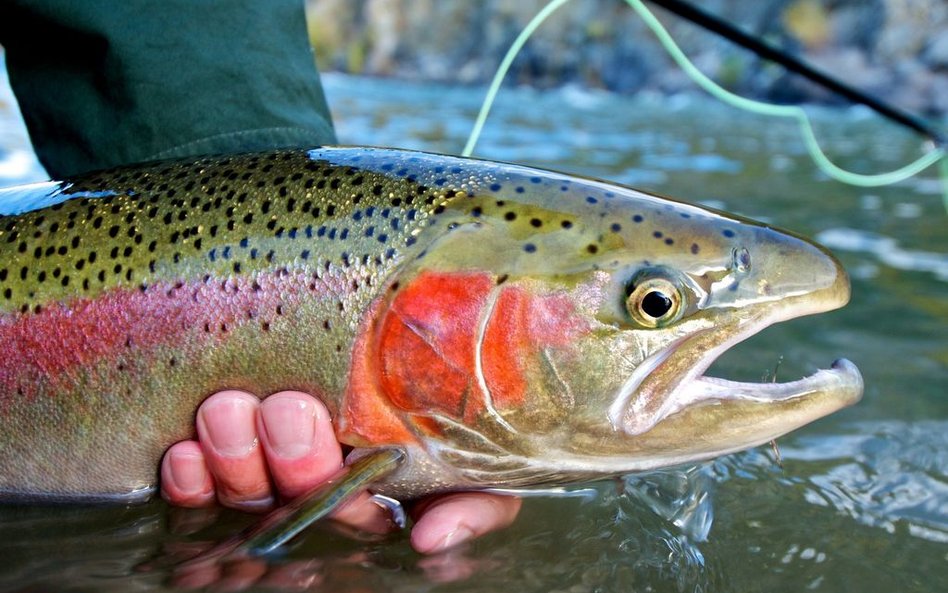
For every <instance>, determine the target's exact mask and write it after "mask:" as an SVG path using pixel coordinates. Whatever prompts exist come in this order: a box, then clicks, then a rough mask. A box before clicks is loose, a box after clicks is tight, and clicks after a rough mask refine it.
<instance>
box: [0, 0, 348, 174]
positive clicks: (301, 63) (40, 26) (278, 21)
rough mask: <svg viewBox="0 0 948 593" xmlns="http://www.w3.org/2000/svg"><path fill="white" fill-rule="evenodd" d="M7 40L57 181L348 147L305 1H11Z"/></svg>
mask: <svg viewBox="0 0 948 593" xmlns="http://www.w3.org/2000/svg"><path fill="white" fill-rule="evenodd" d="M0 44H2V45H3V46H4V47H5V49H6V58H7V68H8V71H9V76H10V83H11V86H12V87H13V90H14V93H15V94H16V96H17V100H18V101H19V102H20V108H21V110H22V112H23V116H24V119H25V121H26V125H27V128H28V129H29V132H30V137H31V139H32V141H33V146H34V148H35V150H36V152H37V154H38V155H39V159H40V162H42V163H43V165H44V166H45V167H46V170H47V172H48V173H49V174H50V175H51V176H52V177H54V178H62V177H66V176H70V175H74V174H76V173H79V172H82V171H88V170H93V169H102V168H106V167H112V166H115V165H120V164H126V163H134V162H141V161H148V160H155V159H162V158H171V157H180V156H190V155H199V154H211V153H225V152H240V151H250V150H262V149H267V148H277V147H286V146H312V145H318V144H326V143H332V142H335V136H334V133H333V129H332V124H331V121H330V118H329V113H328V110H327V108H326V101H325V98H324V96H323V91H322V87H321V86H320V81H319V75H318V73H317V71H316V68H315V64H314V62H313V54H312V50H311V48H310V46H309V41H308V38H307V32H306V22H305V19H304V13H303V1H302V0H231V1H227V2H224V1H211V0H157V1H156V0H79V1H77V0H3V1H2V2H0Z"/></svg>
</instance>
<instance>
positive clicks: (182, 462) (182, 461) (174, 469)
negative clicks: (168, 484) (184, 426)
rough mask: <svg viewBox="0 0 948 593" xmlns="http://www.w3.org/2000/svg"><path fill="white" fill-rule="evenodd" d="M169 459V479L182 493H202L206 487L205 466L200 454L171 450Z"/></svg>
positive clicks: (208, 482)
mask: <svg viewBox="0 0 948 593" xmlns="http://www.w3.org/2000/svg"><path fill="white" fill-rule="evenodd" d="M169 461H170V463H169V469H170V470H171V481H172V482H174V485H175V487H176V488H177V489H178V490H179V491H180V492H181V493H182V494H186V495H192V494H202V493H204V492H205V491H206V490H207V489H208V486H209V485H210V480H209V479H208V475H207V466H206V465H205V464H204V459H203V458H202V457H201V456H200V455H195V454H193V453H182V452H179V451H172V452H171V459H170V460H169Z"/></svg>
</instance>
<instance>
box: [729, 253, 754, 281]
mask: <svg viewBox="0 0 948 593" xmlns="http://www.w3.org/2000/svg"><path fill="white" fill-rule="evenodd" d="M731 269H732V270H733V271H734V273H736V274H741V275H744V274H747V273H748V272H750V269H751V256H750V251H748V250H747V248H746V247H735V248H734V249H733V250H732V251H731Z"/></svg>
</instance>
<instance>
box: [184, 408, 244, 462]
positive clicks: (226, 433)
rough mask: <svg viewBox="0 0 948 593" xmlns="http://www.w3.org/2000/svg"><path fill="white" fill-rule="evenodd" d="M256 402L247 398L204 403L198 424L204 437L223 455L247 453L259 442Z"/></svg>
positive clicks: (202, 438) (238, 455) (230, 455)
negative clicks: (255, 418) (255, 420)
mask: <svg viewBox="0 0 948 593" xmlns="http://www.w3.org/2000/svg"><path fill="white" fill-rule="evenodd" d="M255 408H256V405H255V403H254V402H250V401H247V400H244V399H221V400H218V401H212V402H209V403H207V404H205V405H204V406H202V407H201V411H200V417H199V418H198V428H199V429H200V428H202V427H203V428H204V431H203V434H202V435H201V440H202V441H203V440H204V439H205V438H206V439H208V440H209V441H210V445H211V447H213V448H214V451H215V452H217V453H218V454H219V455H223V456H224V457H245V456H247V455H248V454H249V453H250V451H251V450H253V448H254V447H256V446H257V431H256V425H255V422H254V414H255Z"/></svg>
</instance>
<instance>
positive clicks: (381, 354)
mask: <svg viewBox="0 0 948 593" xmlns="http://www.w3.org/2000/svg"><path fill="white" fill-rule="evenodd" d="M24 201H26V202H29V203H31V204H32V205H33V206H34V207H35V209H33V210H31V211H27V212H24V213H20V214H17V215H8V216H4V217H2V218H0V353H2V356H0V424H2V428H3V430H2V431H0V492H2V496H3V497H4V498H5V499H8V500H9V499H18V500H37V499H47V500H50V499H55V500H67V501H68V500H102V499H118V500H123V501H129V500H140V499H144V498H146V497H148V496H149V495H151V494H152V493H153V491H154V489H155V484H156V480H157V468H158V464H159V460H160V458H161V455H162V453H163V451H164V450H165V449H166V448H167V447H168V446H169V445H171V444H172V443H174V442H176V441H179V440H181V439H186V438H190V437H191V436H192V430H193V428H192V427H193V422H194V413H195V410H196V408H197V406H198V404H199V403H200V402H201V400H202V399H203V398H204V397H206V396H207V395H208V394H210V393H213V392H215V391H219V390H221V389H224V388H237V389H244V390H248V391H250V392H253V393H257V394H261V395H264V394H267V393H272V392H275V391H279V390H284V389H299V390H302V391H306V392H309V393H313V394H315V395H318V396H319V397H320V398H322V400H323V401H325V402H326V404H327V405H328V407H329V409H330V410H331V412H332V414H333V418H334V425H335V428H336V431H337V435H338V438H339V439H340V440H341V441H342V442H343V443H346V444H348V445H351V446H352V447H354V456H355V458H358V457H360V456H362V457H364V456H365V455H366V454H367V453H371V452H373V451H381V450H393V449H394V450H397V451H399V452H400V454H399V455H397V456H395V457H390V458H387V459H388V462H390V465H389V466H386V469H385V471H379V472H376V474H374V475H373V476H372V478H371V479H372V480H374V484H373V486H372V489H373V490H375V491H376V492H379V493H384V494H388V495H391V496H395V497H410V496H417V495H421V494H425V493H430V492H436V491H442V490H453V489H468V488H474V489H477V488H490V487H512V488H523V487H531V486H538V485H545V484H564V483H571V482H577V481H587V480H593V479H598V478H602V477H606V476H614V475H619V474H624V473H628V472H635V471H641V470H649V469H652V468H657V467H662V466H668V465H674V464H680V463H685V462H691V461H696V460H701V459H707V458H710V457H714V456H718V455H722V454H726V453H730V452H733V451H737V450H740V449H745V448H747V447H752V446H755V445H758V444H760V443H764V442H766V441H769V440H771V439H773V438H776V437H778V436H780V435H782V434H784V433H786V432H788V431H790V430H792V429H794V428H797V427H799V426H801V425H803V424H806V423H808V422H810V421H812V420H815V419H817V418H819V417H821V416H824V415H826V414H828V413H831V412H833V411H835V410H837V409H839V408H841V407H843V406H846V405H849V404H852V403H854V402H855V401H857V400H858V399H859V397H860V396H861V393H862V380H861V378H860V376H859V373H858V371H857V370H856V368H855V366H854V365H852V364H851V363H849V362H848V361H845V360H840V361H837V362H836V363H834V364H833V365H832V368H830V369H826V370H820V371H818V372H816V373H815V374H813V375H812V376H809V377H806V378H804V379H800V380H798V381H793V382H787V383H760V384H757V383H739V382H734V381H728V380H724V379H719V378H714V377H709V376H706V375H705V374H704V372H705V369H707V368H708V366H709V365H710V364H711V363H712V361H714V360H715V358H717V357H718V356H719V355H720V354H721V353H722V352H724V351H725V350H727V349H728V348H729V347H730V346H732V345H734V344H735V343H737V342H740V341H741V340H744V339H745V338H747V337H749V336H751V335H752V334H755V333H757V332H758V331H760V330H761V329H763V328H764V327H766V326H768V325H770V324H772V323H775V322H779V321H782V320H786V319H790V318H794V317H798V316H801V315H807V314H812V313H818V312H822V311H828V310H831V309H835V308H837V307H840V306H842V305H844V304H845V303H846V302H847V300H848V298H849V283H848V280H847V277H846V275H845V273H844V272H843V270H842V268H841V267H840V265H839V263H838V262H837V261H836V260H835V259H833V257H832V256H830V255H829V254H828V253H827V252H826V251H824V250H823V249H822V248H820V247H818V246H816V245H814V244H812V243H809V242H807V241H806V240H804V239H801V238H799V237H796V236H794V235H791V234H788V233H784V232H781V231H777V230H774V229H772V228H770V227H768V226H765V225H761V224H758V223H755V222H752V221H749V220H745V219H742V218H738V217H735V216H731V215H727V214H722V213H719V212H714V211H710V210H707V209H704V208H700V207H697V206H693V205H689V204H684V203H680V202H676V201H673V200H669V199H665V198H659V197H655V196H651V195H647V194H644V193H641V192H638V191H634V190H631V189H627V188H624V187H617V186H613V185H609V184H606V183H601V182H597V181H590V180H585V179H578V178H575V177H570V176H566V175H561V174H557V173H552V172H547V171H540V170H535V169H530V168H526V167H520V166H514V165H505V164H497V163H491V162H484V161H477V160H470V159H461V158H454V157H446V156H436V155H429V154H424V153H416V152H406V151H397V150H385V149H364V148H320V149H315V150H309V151H283V152H273V153H266V154H250V155H243V156H233V157H226V158H209V159H204V160H199V161H197V162H170V163H159V164H150V165H143V166H135V167H129V168H123V169H117V170H113V171H108V172H103V173H98V174H91V175H88V176H85V177H81V178H78V179H73V180H70V181H66V182H59V183H57V182H49V183H41V184H37V185H34V186H27V187H23V188H15V189H12V190H6V192H4V193H0V203H4V202H7V203H12V202H17V203H24ZM369 465H370V466H371V463H370V464H369ZM386 474H387V475H386Z"/></svg>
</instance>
